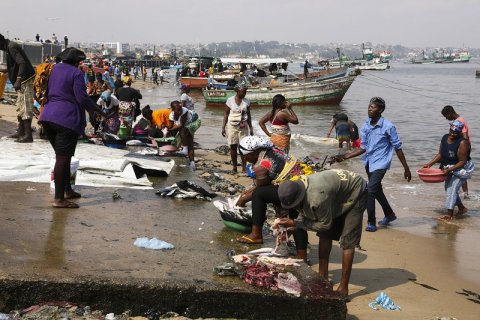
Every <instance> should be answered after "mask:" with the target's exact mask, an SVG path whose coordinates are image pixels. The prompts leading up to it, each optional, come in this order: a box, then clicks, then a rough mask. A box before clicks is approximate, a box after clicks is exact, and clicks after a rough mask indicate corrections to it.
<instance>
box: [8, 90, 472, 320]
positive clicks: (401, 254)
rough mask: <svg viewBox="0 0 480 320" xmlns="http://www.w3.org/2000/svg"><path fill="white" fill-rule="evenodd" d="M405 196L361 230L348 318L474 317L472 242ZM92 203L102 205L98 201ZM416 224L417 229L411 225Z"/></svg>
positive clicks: (335, 263) (209, 158)
mask: <svg viewBox="0 0 480 320" xmlns="http://www.w3.org/2000/svg"><path fill="white" fill-rule="evenodd" d="M146 84H147V83H146ZM134 87H135V86H134ZM137 88H140V86H137ZM0 116H1V118H0V120H4V121H0V134H1V135H3V133H4V132H7V131H8V130H9V129H10V128H8V127H6V126H9V125H12V127H13V128H14V127H15V123H16V117H15V107H14V106H11V105H3V104H0ZM196 158H199V159H200V158H201V159H203V161H205V162H213V161H219V163H220V164H221V166H225V169H227V170H228V169H229V165H227V164H222V162H223V163H224V162H226V161H228V156H222V155H218V154H216V153H214V152H213V151H210V150H202V149H199V150H197V151H196ZM200 174H201V171H198V172H197V173H196V176H198V175H200ZM225 177H226V178H227V179H229V180H232V181H234V182H237V183H240V184H243V185H248V184H250V180H249V179H248V178H245V177H237V178H235V177H234V176H231V175H225ZM10 184H11V182H0V192H2V190H5V189H4V188H9V185H10ZM2 193H3V192H2ZM24 201H26V202H27V203H29V205H30V206H35V203H34V199H29V197H28V195H27V196H26V197H25V198H24ZM405 201H407V203H408V199H406V200H402V201H397V200H395V201H394V203H392V206H393V207H394V209H395V212H396V213H397V215H398V216H399V222H398V223H394V224H393V226H392V227H389V228H379V230H378V231H377V232H375V233H368V232H364V233H363V235H362V242H361V246H362V249H363V250H357V251H356V254H355V260H354V265H353V270H352V276H351V281H350V287H349V288H350V290H349V291H350V299H351V302H349V303H348V304H347V307H348V316H347V319H352V320H353V319H368V318H381V319H435V317H455V318H457V319H477V317H478V314H479V313H480V305H479V304H476V303H474V302H473V301H470V300H468V298H469V296H468V295H467V296H466V295H463V294H461V293H460V294H459V293H457V292H463V291H462V290H464V289H465V290H468V291H472V292H476V293H479V292H480V279H478V277H477V281H476V282H475V281H472V280H471V279H468V278H466V277H465V276H464V275H463V274H462V272H461V271H460V272H459V271H458V270H457V268H458V265H457V264H458V263H461V262H462V261H464V259H465V258H466V257H464V256H462V255H463V253H462V254H459V250H458V247H466V248H470V247H471V245H472V243H471V242H470V241H469V240H470V239H469V238H468V237H466V238H463V237H462V236H461V234H462V232H459V231H463V230H462V226H460V227H459V226H455V225H443V224H442V225H441V226H440V227H442V229H441V230H435V229H433V230H432V228H431V224H432V221H431V218H429V217H426V216H423V215H422V216H421V217H419V216H418V215H416V213H415V212H414V210H411V209H409V208H408V207H405V206H403V205H402V204H403V203H404V202H405ZM135 205H136V204H135V202H132V203H130V204H128V206H131V207H132V208H134V206H135ZM410 205H412V206H413V205H414V204H412V203H410ZM212 207H213V205H212ZM92 209H93V210H101V208H98V207H94V208H92ZM212 210H215V209H212ZM379 212H380V211H379ZM412 219H413V220H412ZM429 219H430V220H429ZM419 221H420V223H419ZM415 228H419V229H421V230H420V231H415V230H416V229H415ZM429 228H430V229H431V230H429ZM387 229H388V230H387ZM459 229H460V230H459ZM467 231H471V230H467ZM452 237H456V239H452ZM309 238H310V245H311V247H310V252H309V258H310V259H311V262H312V269H313V270H314V271H316V272H317V271H318V256H317V248H318V241H317V240H316V236H315V235H314V234H313V233H309ZM453 240H455V241H453ZM474 249H475V248H471V249H470V250H471V251H472V254H473V257H467V258H470V260H471V261H469V260H467V261H468V264H469V266H467V267H469V268H471V269H472V272H473V273H475V272H477V273H478V265H480V259H479V256H478V255H479V254H478V253H477V252H475V251H474ZM364 250H365V251H364ZM340 254H341V251H340V249H339V247H338V244H337V243H334V247H333V249H332V255H331V261H330V277H331V280H332V281H333V283H334V284H335V285H337V284H338V281H339V278H340V271H341V255H340ZM413 279H415V280H413ZM429 287H430V288H429ZM432 288H433V289H432ZM381 291H384V292H385V293H387V295H388V296H389V297H390V298H391V299H392V300H393V301H394V302H395V304H397V305H399V306H401V307H402V310H401V311H389V310H384V309H381V310H379V311H374V310H372V309H370V308H369V307H368V303H369V302H372V301H374V299H375V298H376V297H377V296H378V294H379V293H380V292H381ZM470 298H473V297H470Z"/></svg>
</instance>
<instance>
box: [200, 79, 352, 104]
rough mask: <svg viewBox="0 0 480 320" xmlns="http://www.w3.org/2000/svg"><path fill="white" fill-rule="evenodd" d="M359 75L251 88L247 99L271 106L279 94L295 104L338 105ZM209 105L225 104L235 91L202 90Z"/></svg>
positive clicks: (253, 102)
mask: <svg viewBox="0 0 480 320" xmlns="http://www.w3.org/2000/svg"><path fill="white" fill-rule="evenodd" d="M357 74H358V73H354V74H351V75H347V76H344V77H340V78H335V79H329V80H324V81H318V82H315V81H297V82H291V83H284V84H280V85H275V86H268V87H251V88H248V90H247V95H246V98H247V99H249V100H250V103H251V104H252V105H258V106H264V105H271V104H272V99H273V97H274V96H275V95H277V94H282V95H284V96H285V97H286V98H287V99H288V101H290V102H291V103H293V104H314V105H336V104H339V103H340V101H342V99H343V97H344V95H345V94H346V92H347V90H348V88H350V85H351V84H352V83H353V81H354V80H355V78H356V76H357ZM202 93H203V97H204V99H205V102H206V103H207V104H209V105H215V104H217V105H218V104H221V105H223V104H225V102H226V101H227V99H228V98H229V97H231V96H233V95H234V94H235V91H234V90H225V89H223V90H222V89H208V88H204V89H202Z"/></svg>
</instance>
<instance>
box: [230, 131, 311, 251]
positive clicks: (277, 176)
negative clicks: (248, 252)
mask: <svg viewBox="0 0 480 320" xmlns="http://www.w3.org/2000/svg"><path fill="white" fill-rule="evenodd" d="M239 151H240V154H241V155H243V157H244V158H245V160H246V161H247V162H249V163H252V164H253V165H255V167H254V168H253V170H252V171H253V172H249V175H251V176H252V177H253V178H255V185H254V186H253V187H252V188H250V189H248V190H246V191H244V192H242V194H241V195H240V197H239V199H238V201H237V204H236V205H237V206H240V207H243V206H245V204H246V203H247V202H248V201H250V200H251V201H252V222H253V224H252V232H251V233H250V234H249V235H246V236H241V237H238V238H237V241H238V242H242V243H247V244H248V243H249V244H259V243H263V235H262V226H263V223H264V222H265V218H266V210H267V204H268V203H273V204H274V205H280V200H279V198H278V193H277V189H278V185H279V184H280V183H281V182H282V181H285V180H287V179H289V180H297V179H299V177H300V176H301V175H309V174H312V173H313V170H312V168H311V167H309V166H308V165H305V164H303V163H301V162H300V161H298V160H297V159H296V158H295V157H293V156H290V155H287V154H286V153H285V152H283V151H282V150H280V149H278V148H276V147H274V146H273V143H272V142H271V141H269V140H267V139H265V138H263V137H259V136H247V137H244V138H243V139H242V140H240V144H239ZM289 214H290V215H294V214H295V213H294V212H290V213H289ZM301 236H304V237H306V233H305V234H302V235H301ZM302 258H303V257H302Z"/></svg>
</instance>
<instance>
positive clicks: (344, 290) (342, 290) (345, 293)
mask: <svg viewBox="0 0 480 320" xmlns="http://www.w3.org/2000/svg"><path fill="white" fill-rule="evenodd" d="M335 291H337V292H338V293H340V294H341V295H342V297H344V298H345V299H347V300H348V287H347V288H344V287H340V286H338V288H337V290H335ZM349 301H350V300H349Z"/></svg>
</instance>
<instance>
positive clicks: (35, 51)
mask: <svg viewBox="0 0 480 320" xmlns="http://www.w3.org/2000/svg"><path fill="white" fill-rule="evenodd" d="M19 44H20V45H21V46H22V48H23V50H24V51H25V53H26V54H27V57H28V59H30V62H31V63H32V64H33V65H37V64H40V63H42V62H43V61H44V58H45V57H46V56H47V55H48V56H50V57H54V56H56V55H57V54H59V53H60V52H62V50H63V46H62V45H59V44H53V43H41V42H19ZM3 63H7V60H6V54H5V52H3V51H0V64H3Z"/></svg>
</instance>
